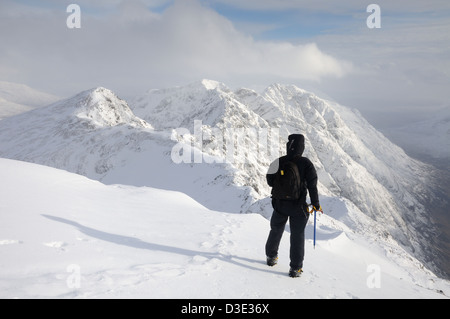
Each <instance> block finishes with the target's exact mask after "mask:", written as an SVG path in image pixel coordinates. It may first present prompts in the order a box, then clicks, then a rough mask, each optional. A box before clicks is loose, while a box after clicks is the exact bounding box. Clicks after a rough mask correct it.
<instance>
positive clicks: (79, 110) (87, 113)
mask: <svg viewBox="0 0 450 319" xmlns="http://www.w3.org/2000/svg"><path fill="white" fill-rule="evenodd" d="M63 105H69V106H74V107H75V111H74V113H73V114H74V115H76V116H77V117H78V118H80V119H88V120H89V121H91V122H93V123H94V124H95V125H98V126H115V125H119V124H127V125H132V126H142V127H145V126H148V124H147V123H145V122H144V121H142V120H140V119H138V118H137V117H136V116H135V115H134V114H133V112H132V111H131V109H130V108H129V107H128V104H127V102H125V101H124V100H122V99H120V98H118V97H117V96H116V95H115V94H114V93H113V92H112V91H111V90H108V89H106V88H103V87H98V88H95V89H91V90H87V91H84V92H82V93H80V94H78V95H76V96H75V97H73V98H71V99H68V100H66V101H64V104H63Z"/></svg>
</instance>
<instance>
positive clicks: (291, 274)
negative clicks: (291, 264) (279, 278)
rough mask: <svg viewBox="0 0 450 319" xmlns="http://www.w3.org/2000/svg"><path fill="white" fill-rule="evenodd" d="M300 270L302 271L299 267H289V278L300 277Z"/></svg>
mask: <svg viewBox="0 0 450 319" xmlns="http://www.w3.org/2000/svg"><path fill="white" fill-rule="evenodd" d="M302 272H303V270H302V269H301V268H299V269H293V268H291V269H290V270H289V277H291V278H297V277H300V275H301V274H302Z"/></svg>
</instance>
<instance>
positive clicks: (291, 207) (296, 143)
mask: <svg viewBox="0 0 450 319" xmlns="http://www.w3.org/2000/svg"><path fill="white" fill-rule="evenodd" d="M304 150H305V138H304V136H303V135H300V134H293V135H290V136H289V141H288V142H287V144H286V151H287V155H286V156H283V157H280V158H279V159H277V160H276V161H274V162H273V163H272V164H271V165H270V167H269V171H268V172H267V175H266V178H267V183H268V184H269V186H270V187H273V180H274V176H275V174H276V173H277V172H278V168H279V167H280V165H281V164H282V163H283V162H284V161H288V160H290V161H293V162H294V163H296V164H297V167H298V171H299V173H300V179H301V180H302V184H301V197H300V199H299V200H298V201H287V200H280V199H272V206H273V208H274V209H275V210H277V211H279V212H280V213H283V214H287V215H292V214H295V213H298V212H299V211H305V210H306V205H307V203H306V195H307V191H308V192H309V197H310V199H311V204H313V205H314V206H315V207H320V202H319V192H318V191H317V172H316V169H315V167H314V164H313V163H312V162H311V161H310V160H309V159H308V158H306V157H303V156H302V155H303V151H304Z"/></svg>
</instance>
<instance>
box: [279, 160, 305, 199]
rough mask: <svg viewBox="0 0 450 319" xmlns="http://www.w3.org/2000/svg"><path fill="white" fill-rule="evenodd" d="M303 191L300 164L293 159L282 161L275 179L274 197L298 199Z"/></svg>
mask: <svg viewBox="0 0 450 319" xmlns="http://www.w3.org/2000/svg"><path fill="white" fill-rule="evenodd" d="M300 193H301V179H300V173H299V171H298V166H297V164H296V163H294V162H292V161H284V162H282V163H280V167H279V169H278V171H277V172H276V174H275V176H274V180H273V187H272V198H275V199H283V200H298V199H300Z"/></svg>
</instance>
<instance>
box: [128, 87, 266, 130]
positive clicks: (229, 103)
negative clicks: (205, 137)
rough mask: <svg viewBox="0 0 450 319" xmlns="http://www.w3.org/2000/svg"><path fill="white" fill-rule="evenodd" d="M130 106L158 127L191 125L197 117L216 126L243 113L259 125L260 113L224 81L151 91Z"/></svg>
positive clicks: (251, 121) (138, 114) (169, 127)
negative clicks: (248, 105)
mask: <svg viewBox="0 0 450 319" xmlns="http://www.w3.org/2000/svg"><path fill="white" fill-rule="evenodd" d="M130 106H131V107H132V109H133V112H134V113H135V114H136V115H137V116H139V117H140V118H142V119H144V120H146V121H147V122H149V123H151V124H152V125H153V126H154V127H155V128H156V129H158V130H164V129H173V128H180V127H185V128H191V127H192V125H193V123H194V120H201V121H202V123H203V124H205V125H211V126H214V125H216V124H217V123H219V122H222V123H223V122H224V121H233V119H232V118H233V117H237V116H240V115H241V114H244V115H243V116H244V117H245V118H247V122H249V121H250V123H253V124H257V123H258V120H257V116H256V115H254V114H250V113H252V112H251V110H249V109H248V108H246V107H245V106H244V105H242V103H241V102H240V101H239V100H238V99H237V98H236V96H235V95H234V94H233V92H232V91H231V90H230V89H229V88H228V87H227V86H226V85H225V84H223V83H220V82H217V81H212V80H201V81H198V82H194V83H191V84H189V85H186V86H183V87H174V88H169V89H161V90H149V91H147V93H145V94H144V95H141V96H138V97H137V98H135V99H134V100H133V101H132V102H130Z"/></svg>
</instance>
